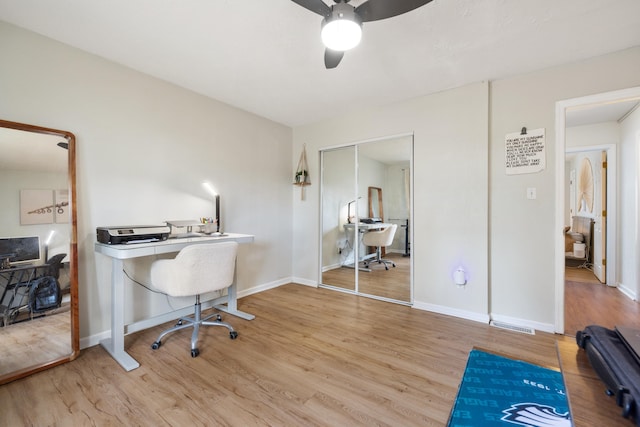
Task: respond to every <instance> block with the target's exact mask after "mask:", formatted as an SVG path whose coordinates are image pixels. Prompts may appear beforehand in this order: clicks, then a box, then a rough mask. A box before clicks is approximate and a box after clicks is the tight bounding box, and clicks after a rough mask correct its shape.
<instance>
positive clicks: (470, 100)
mask: <svg viewBox="0 0 640 427" xmlns="http://www.w3.org/2000/svg"><path fill="white" fill-rule="evenodd" d="M488 108H489V99H488V84H487V83H477V84H473V85H469V86H465V87H462V88H458V89H454V90H450V91H447V92H442V93H438V94H434V95H431V96H425V97H418V98H414V99H410V100H407V101H403V102H399V103H397V104H392V105H388V106H384V107H379V108H373V109H371V110H370V111H362V112H359V113H355V114H350V115H343V116H341V117H339V118H336V119H334V120H329V121H326V122H322V123H317V124H312V125H308V126H301V127H298V128H295V129H294V155H293V156H292V159H291V162H292V164H293V166H292V167H295V164H296V162H297V155H296V154H295V153H296V152H297V153H299V151H300V150H301V148H302V144H303V143H306V145H307V153H308V155H309V167H310V169H311V174H312V181H313V182H319V180H318V178H317V177H318V173H319V171H318V151H319V150H320V149H323V148H326V147H330V146H334V145H340V144H346V143H352V142H358V141H364V140H371V139H376V138H381V137H385V136H392V135H400V134H407V133H411V132H413V133H414V158H415V170H414V182H415V189H414V218H415V221H414V228H413V230H414V236H415V238H414V241H413V242H412V256H413V257H414V265H415V270H414V277H415V279H414V281H415V292H414V299H415V306H416V307H422V308H428V309H430V310H435V311H441V312H446V313H450V314H456V315H460V316H462V317H467V318H474V319H479V320H486V319H487V312H488V311H487V310H488V252H487V248H488V240H487V239H488V233H487V226H488V212H487V200H488V188H487V181H488V139H487V135H488ZM319 190H320V189H319V186H318V185H314V186H311V187H308V194H307V195H308V197H307V200H306V201H300V200H299V198H296V197H294V241H293V251H294V253H296V254H297V256H296V261H295V262H294V276H295V277H296V279H297V280H298V281H300V282H302V283H309V284H315V283H317V280H318V277H317V271H318V266H317V260H318V256H317V253H318V234H319V233H318V228H317V224H318V214H319V204H318V200H319ZM385 209H386V208H385ZM460 264H462V265H464V267H465V268H466V269H467V271H468V272H469V284H468V285H467V286H466V287H465V288H457V287H456V286H455V285H454V284H453V280H452V272H453V270H454V269H455V268H456V267H458V265H460Z"/></svg>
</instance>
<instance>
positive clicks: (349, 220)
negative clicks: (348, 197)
mask: <svg viewBox="0 0 640 427" xmlns="http://www.w3.org/2000/svg"><path fill="white" fill-rule="evenodd" d="M359 199H362V196H360V197H358V198H357V199H355V200H352V201H350V202H349V203H348V204H347V222H348V223H349V224H351V223H352V222H353V219H354V218H355V215H353V216H351V205H352V204H354V203H355V202H357V201H358V200H359Z"/></svg>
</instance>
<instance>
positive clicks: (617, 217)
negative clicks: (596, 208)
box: [555, 87, 640, 333]
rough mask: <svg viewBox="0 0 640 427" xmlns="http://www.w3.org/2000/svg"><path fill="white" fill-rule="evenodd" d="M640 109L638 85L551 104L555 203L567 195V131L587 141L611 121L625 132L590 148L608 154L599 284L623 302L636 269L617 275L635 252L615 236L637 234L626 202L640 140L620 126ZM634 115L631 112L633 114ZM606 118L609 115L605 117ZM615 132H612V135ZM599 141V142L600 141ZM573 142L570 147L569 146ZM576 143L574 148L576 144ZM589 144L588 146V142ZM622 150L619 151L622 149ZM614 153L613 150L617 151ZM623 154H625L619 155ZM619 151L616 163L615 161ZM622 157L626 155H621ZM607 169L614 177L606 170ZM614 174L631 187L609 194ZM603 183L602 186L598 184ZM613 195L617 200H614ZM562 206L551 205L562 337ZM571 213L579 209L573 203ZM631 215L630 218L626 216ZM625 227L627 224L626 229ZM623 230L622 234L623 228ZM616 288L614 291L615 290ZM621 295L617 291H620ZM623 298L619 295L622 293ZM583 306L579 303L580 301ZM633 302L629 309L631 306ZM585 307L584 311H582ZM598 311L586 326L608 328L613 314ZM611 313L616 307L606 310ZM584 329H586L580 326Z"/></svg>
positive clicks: (630, 294)
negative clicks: (553, 106) (575, 130)
mask: <svg viewBox="0 0 640 427" xmlns="http://www.w3.org/2000/svg"><path fill="white" fill-rule="evenodd" d="M638 105H640V87H636V88H630V89H625V90H620V91H614V92H607V93H603V94H598V95H592V96H587V97H582V98H575V99H570V100H565V101H559V102H557V103H556V158H557V159H559V160H557V161H556V191H555V192H556V200H560V201H564V200H567V199H566V198H565V193H566V192H567V191H569V190H568V189H567V188H565V176H566V175H565V174H568V173H569V172H568V171H567V170H566V164H565V162H564V161H562V160H560V159H564V158H565V151H566V149H567V147H568V145H567V144H568V142H569V137H571V133H572V132H573V130H572V127H576V126H578V127H579V128H581V129H583V130H584V132H583V133H582V140H583V141H584V140H586V139H587V138H588V136H589V133H590V134H591V136H593V135H595V134H596V132H598V131H602V130H603V129H606V126H605V125H602V126H600V125H599V124H603V123H610V124H611V125H612V126H616V122H617V123H619V124H621V129H622V128H623V127H624V128H625V133H624V135H622V134H618V137H617V138H614V140H615V142H614V143H613V144H611V145H606V146H601V147H597V144H596V143H592V144H593V145H591V146H590V147H589V148H591V149H592V150H600V151H607V166H608V168H609V169H610V171H609V173H608V174H607V175H606V176H607V178H608V179H607V182H606V184H605V185H606V193H607V200H606V206H607V209H606V212H603V213H605V214H606V229H605V230H604V232H603V233H602V234H603V236H604V237H603V238H604V239H605V241H604V242H603V245H604V243H606V245H604V246H605V247H606V256H605V257H604V259H605V260H606V261H605V262H606V265H605V267H606V269H605V271H604V277H605V278H606V280H605V281H606V283H607V284H608V285H609V286H605V285H601V286H602V287H603V289H608V290H609V291H613V292H614V293H615V296H616V297H620V296H623V297H624V298H625V299H627V300H633V299H636V298H637V292H638V290H637V285H636V273H635V267H634V268H632V270H633V271H632V273H631V274H626V276H627V279H626V282H625V283H623V282H624V280H622V279H624V278H623V277H622V276H624V275H625V268H627V267H625V265H626V264H628V262H630V261H625V259H627V260H633V259H635V256H636V255H637V253H636V252H635V251H636V249H635V248H631V247H627V246H625V244H624V243H623V242H621V241H620V237H621V236H622V237H624V236H631V239H635V237H634V233H636V232H637V230H636V228H637V227H635V225H633V224H635V223H637V221H638V210H637V209H636V208H633V209H630V207H631V206H629V205H628V204H629V203H631V202H632V201H633V200H635V195H634V193H633V191H631V187H634V188H635V184H633V183H635V182H637V181H638V176H639V165H638V159H637V158H636V157H637V149H638V145H640V140H638V141H636V140H635V138H636V137H634V136H633V135H635V134H640V129H635V130H633V129H628V127H627V126H622V123H623V121H624V120H625V119H626V118H627V117H630V116H631V117H633V120H632V121H631V123H635V122H637V114H638V113H637V112H635V111H636V110H637V108H638ZM634 112H635V113H634ZM607 115H608V116H607ZM614 133H615V132H614ZM601 141H602V139H601ZM572 144H573V143H572ZM577 145H579V144H577ZM587 145H588V144H587ZM570 148H571V147H570ZM621 148H622V149H621ZM616 150H617V151H616ZM623 151H624V152H623ZM629 152H635V153H636V154H635V155H629ZM618 153H619V154H620V159H618ZM625 153H626V154H625ZM618 160H620V167H619V168H618V169H616V168H617V162H618ZM612 166H613V167H614V168H613V170H616V172H615V173H612V172H611V169H612ZM618 176H620V177H623V178H625V179H623V180H622V181H620V182H621V183H622V184H624V183H625V182H628V183H632V184H633V185H631V186H629V185H627V186H625V185H623V186H622V187H621V188H620V189H618V191H613V190H612V188H616V182H617V179H618ZM601 184H602V183H601ZM634 191H635V190H634ZM618 194H619V195H620V197H619V198H618ZM566 209H567V207H566V205H565V203H557V204H556V222H555V223H556V230H559V231H561V233H560V235H559V236H558V237H557V240H556V265H555V301H556V303H555V313H556V314H555V332H556V333H565V308H566V307H567V305H565V268H564V266H565V255H566V251H565V237H564V233H563V231H564V229H565V226H566V218H567V214H566ZM576 209H580V206H579V205H577V206H576ZM630 210H632V211H633V214H632V216H633V217H632V218H631V217H629V215H627V214H626V213H625V212H627V211H630ZM625 224H626V226H625ZM625 228H627V230H625ZM615 286H617V287H618V288H615ZM619 290H620V291H622V292H620V291H619ZM623 294H624V295H623ZM598 301H599V304H598V305H599V306H601V300H600V299H599V300H598ZM583 304H584V303H583ZM635 304H636V303H635V301H634V305H635ZM587 308H588V306H587V307H585V310H584V311H588V310H586V309H587ZM600 308H601V310H599V311H600V312H601V313H604V318H602V319H601V320H598V319H595V318H594V319H592V320H589V321H587V322H592V323H597V324H603V325H607V324H608V323H609V320H611V319H612V318H613V317H615V316H608V317H609V318H608V319H607V308H606V307H600ZM611 311H615V309H611ZM585 321H586V320H585ZM583 326H586V325H583Z"/></svg>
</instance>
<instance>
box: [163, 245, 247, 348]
mask: <svg viewBox="0 0 640 427" xmlns="http://www.w3.org/2000/svg"><path fill="white" fill-rule="evenodd" d="M237 252H238V244H237V243H236V242H223V243H209V244H198V245H191V246H187V247H185V248H184V249H182V250H181V251H180V252H179V253H178V255H177V256H176V257H175V258H174V259H160V260H157V261H154V262H153V264H152V265H151V283H152V285H153V287H154V288H156V289H158V290H159V291H161V292H163V293H165V294H167V295H170V296H173V297H184V296H192V295H195V297H196V303H195V310H194V316H193V317H181V318H180V319H179V320H178V323H177V325H176V326H174V327H173V328H171V329H167V330H166V331H164V332H162V333H161V334H160V336H159V337H158V339H157V340H156V341H155V342H154V343H153V344H152V345H151V348H153V349H154V350H156V349H158V348H160V345H161V344H162V342H161V340H162V338H164V336H165V335H167V334H169V333H171V332H174V331H177V330H180V329H185V328H190V327H193V333H192V335H191V357H196V356H197V355H198V354H199V353H200V351H199V350H198V347H197V344H198V330H199V329H200V325H205V326H224V327H226V328H227V329H229V336H230V337H231V339H235V338H236V337H237V336H238V333H237V332H236V331H234V330H233V327H232V326H231V325H230V324H228V323H225V322H222V317H220V315H219V314H212V315H210V316H207V317H205V318H201V305H200V295H201V294H204V293H207V292H214V291H218V290H221V289H225V288H228V287H229V286H231V285H232V284H233V278H234V273H235V266H236V254H237ZM212 317H215V318H216V320H209V319H211V318H212Z"/></svg>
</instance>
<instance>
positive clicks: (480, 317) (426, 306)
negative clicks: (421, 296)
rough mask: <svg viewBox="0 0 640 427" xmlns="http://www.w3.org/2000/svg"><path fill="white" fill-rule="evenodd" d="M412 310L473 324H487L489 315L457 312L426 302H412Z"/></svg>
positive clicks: (454, 309)
mask: <svg viewBox="0 0 640 427" xmlns="http://www.w3.org/2000/svg"><path fill="white" fill-rule="evenodd" d="M412 308H417V309H418V310H424V311H431V312H434V313H439V314H445V315H447V316H453V317H458V318H461V319H467V320H473V321H475V322H481V323H487V324H488V323H489V320H490V319H489V315H487V314H486V313H476V312H474V311H467V310H459V309H457V308H451V307H446V306H444V305H436V304H430V303H427V302H421V301H414V302H413V306H412Z"/></svg>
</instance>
